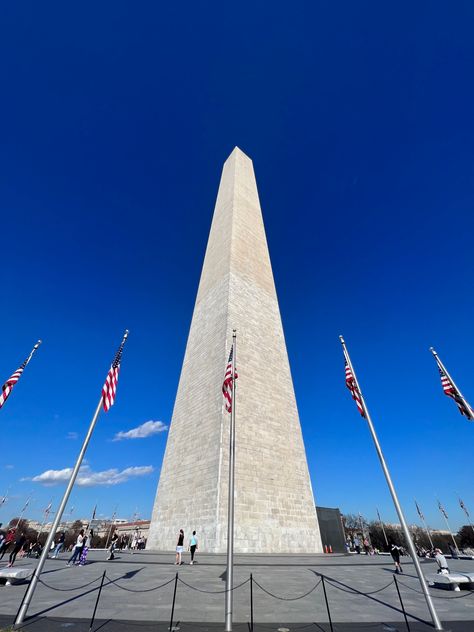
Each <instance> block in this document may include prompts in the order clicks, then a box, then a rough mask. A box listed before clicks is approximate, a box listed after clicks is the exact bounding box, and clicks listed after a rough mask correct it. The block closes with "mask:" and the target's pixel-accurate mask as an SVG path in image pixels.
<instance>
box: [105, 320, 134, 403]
mask: <svg viewBox="0 0 474 632" xmlns="http://www.w3.org/2000/svg"><path fill="white" fill-rule="evenodd" d="M127 336H128V331H126V332H125V335H124V337H123V340H122V344H121V345H120V347H119V349H118V351H117V354H116V356H115V358H114V361H113V362H112V366H111V367H110V370H109V372H108V373H107V377H106V378H105V383H104V386H103V387H102V403H103V406H104V410H105V412H107V411H108V410H109V409H110V408H111V407H112V406H113V405H114V402H115V394H116V393H117V383H118V378H119V373H120V361H121V360H122V353H123V347H124V345H125V341H126V340H127Z"/></svg>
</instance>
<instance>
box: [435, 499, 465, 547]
mask: <svg viewBox="0 0 474 632" xmlns="http://www.w3.org/2000/svg"><path fill="white" fill-rule="evenodd" d="M438 509H439V511H440V513H442V514H443V518H444V521H445V522H446V526H447V527H448V531H449V534H450V535H451V539H452V541H453V542H454V548H455V549H456V551H457V553H458V555H460V554H461V552H460V550H459V548H458V543H457V542H456V540H455V539H454V535H453V532H452V531H451V527H450V526H449V522H448V516H447V515H446V512H445V510H444V507H443V505H442V504H441V503H440V501H439V500H438Z"/></svg>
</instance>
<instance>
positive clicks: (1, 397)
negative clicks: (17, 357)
mask: <svg viewBox="0 0 474 632" xmlns="http://www.w3.org/2000/svg"><path fill="white" fill-rule="evenodd" d="M26 364H27V363H26V361H25V362H24V363H23V364H22V365H21V367H20V368H19V369H17V370H16V371H15V373H13V375H12V376H11V377H9V378H8V380H7V381H6V382H5V384H4V385H3V386H2V392H1V393H0V408H1V407H2V406H3V404H4V403H5V402H6V401H7V399H8V397H9V396H10V393H11V392H12V390H13V387H14V386H15V384H16V383H17V382H18V380H19V379H20V377H21V374H22V373H23V370H24V368H25V366H26Z"/></svg>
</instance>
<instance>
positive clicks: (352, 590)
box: [325, 577, 423, 597]
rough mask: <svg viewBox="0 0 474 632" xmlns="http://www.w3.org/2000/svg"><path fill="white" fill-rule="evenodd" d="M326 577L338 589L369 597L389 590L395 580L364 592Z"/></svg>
mask: <svg viewBox="0 0 474 632" xmlns="http://www.w3.org/2000/svg"><path fill="white" fill-rule="evenodd" d="M325 579H326V581H327V583H328V584H331V586H332V587H333V588H337V589H338V590H342V592H345V593H349V594H351V595H363V596H364V597H369V596H370V595H376V594H377V593H379V592H382V591H383V590H387V588H388V587H389V586H392V585H393V581H390V582H389V583H388V584H387V585H386V586H383V587H382V588H377V590H371V591H370V592H363V591H362V590H359V589H357V588H351V587H349V588H342V586H339V585H338V584H335V583H333V581H332V580H330V579H328V578H327V577H326V578H325ZM422 594H423V593H422Z"/></svg>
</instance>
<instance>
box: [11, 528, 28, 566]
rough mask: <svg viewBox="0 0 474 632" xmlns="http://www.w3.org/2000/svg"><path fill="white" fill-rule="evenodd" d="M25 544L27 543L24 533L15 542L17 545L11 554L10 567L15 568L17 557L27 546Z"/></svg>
mask: <svg viewBox="0 0 474 632" xmlns="http://www.w3.org/2000/svg"><path fill="white" fill-rule="evenodd" d="M25 543H26V536H25V534H24V533H20V534H19V535H18V536H17V538H16V540H15V544H14V546H13V549H12V552H11V553H10V559H9V561H8V566H9V567H11V566H13V564H14V563H15V560H16V556H17V555H18V553H19V552H20V551H21V549H22V548H23V547H24V546H25Z"/></svg>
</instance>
